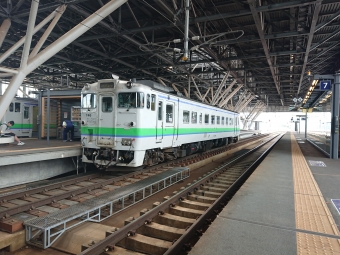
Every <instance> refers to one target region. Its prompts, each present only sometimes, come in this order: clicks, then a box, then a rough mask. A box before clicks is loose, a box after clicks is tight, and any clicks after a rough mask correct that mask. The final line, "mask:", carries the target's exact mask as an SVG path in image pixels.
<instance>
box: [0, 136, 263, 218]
mask: <svg viewBox="0 0 340 255" xmlns="http://www.w3.org/2000/svg"><path fill="white" fill-rule="evenodd" d="M264 136H266V135H259V136H256V137H249V138H245V139H242V141H241V142H239V143H237V144H233V145H231V146H230V145H229V146H224V147H219V148H215V149H212V150H209V151H207V152H204V153H200V154H193V155H190V156H188V157H185V158H180V159H177V160H174V161H170V162H167V163H164V164H160V165H156V166H152V167H150V168H147V169H144V170H139V171H136V172H132V173H128V174H125V175H122V176H119V177H113V178H110V179H108V180H105V181H101V182H97V183H94V184H91V185H88V186H85V187H81V188H79V189H76V190H71V191H66V190H65V192H64V193H63V194H59V195H53V196H49V197H46V198H43V199H39V200H38V201H32V202H28V201H27V200H25V201H26V202H27V203H26V204H24V205H17V206H13V207H11V208H8V209H5V210H2V211H0V219H1V218H8V217H9V216H11V215H14V214H17V213H21V212H25V211H29V210H32V209H35V208H37V207H39V206H43V205H47V204H52V203H55V202H56V201H58V200H61V199H66V198H71V197H75V196H77V195H79V194H81V193H86V192H88V193H90V191H91V190H94V189H98V188H102V187H103V186H105V185H109V184H112V183H115V182H119V181H124V179H127V178H131V177H135V176H136V175H140V174H143V173H151V172H153V171H160V170H162V168H163V167H169V166H173V167H175V166H176V164H183V163H184V164H185V161H190V159H192V158H194V157H197V156H204V155H206V154H209V153H222V152H224V151H227V150H231V149H233V148H235V147H238V146H240V145H242V144H244V143H248V142H250V141H252V140H256V139H259V138H262V137H264ZM97 176H98V177H100V176H101V175H99V174H92V175H87V176H82V177H78V178H74V179H72V180H66V181H61V182H57V183H54V184H51V185H45V186H42V187H38V188H33V189H30V190H25V191H21V192H17V193H14V194H10V195H5V196H0V206H1V204H2V203H4V202H10V200H12V199H22V198H25V197H29V196H30V195H33V194H38V193H41V194H43V195H44V193H46V192H48V191H51V190H54V189H58V188H62V187H63V186H69V185H72V184H74V185H76V184H77V183H78V182H81V181H90V180H91V179H94V178H95V177H97Z"/></svg>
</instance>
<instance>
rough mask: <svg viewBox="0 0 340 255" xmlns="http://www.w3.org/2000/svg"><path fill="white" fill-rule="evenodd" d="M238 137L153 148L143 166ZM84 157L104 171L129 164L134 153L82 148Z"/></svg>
mask: <svg viewBox="0 0 340 255" xmlns="http://www.w3.org/2000/svg"><path fill="white" fill-rule="evenodd" d="M237 141H238V137H229V138H220V139H215V140H209V141H203V142H195V143H188V144H183V145H181V146H179V147H169V148H163V149H160V148H155V149H149V150H146V151H145V155H144V159H143V165H144V166H153V165H157V164H159V163H162V162H164V161H171V160H174V159H177V158H181V157H185V156H189V155H192V154H194V153H197V152H205V151H208V150H210V149H212V148H217V147H221V146H225V145H227V144H230V143H233V142H234V143H236V142H237ZM83 155H84V157H85V158H86V159H87V161H91V162H92V163H93V164H94V165H95V166H96V167H97V168H98V169H101V170H102V169H106V168H107V167H109V166H113V165H117V164H125V165H128V164H130V163H131V162H132V161H133V160H134V158H135V152H134V151H131V150H128V151H127V150H126V151H125V150H119V151H117V150H113V149H111V148H100V149H92V148H84V151H83Z"/></svg>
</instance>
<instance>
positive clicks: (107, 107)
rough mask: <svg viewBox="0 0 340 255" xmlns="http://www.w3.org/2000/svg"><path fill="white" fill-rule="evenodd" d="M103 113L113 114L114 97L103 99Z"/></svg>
mask: <svg viewBox="0 0 340 255" xmlns="http://www.w3.org/2000/svg"><path fill="white" fill-rule="evenodd" d="M102 112H112V97H103V99H102Z"/></svg>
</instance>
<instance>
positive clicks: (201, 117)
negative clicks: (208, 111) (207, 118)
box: [200, 113, 203, 123]
mask: <svg viewBox="0 0 340 255" xmlns="http://www.w3.org/2000/svg"><path fill="white" fill-rule="evenodd" d="M202 119H203V114H202V113H200V123H202Z"/></svg>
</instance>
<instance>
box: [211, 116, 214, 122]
mask: <svg viewBox="0 0 340 255" xmlns="http://www.w3.org/2000/svg"><path fill="white" fill-rule="evenodd" d="M211 124H215V115H211Z"/></svg>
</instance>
